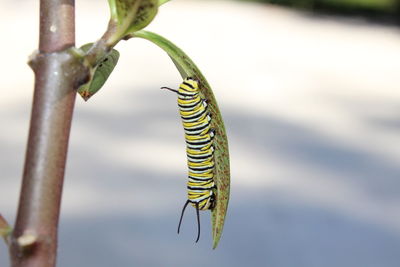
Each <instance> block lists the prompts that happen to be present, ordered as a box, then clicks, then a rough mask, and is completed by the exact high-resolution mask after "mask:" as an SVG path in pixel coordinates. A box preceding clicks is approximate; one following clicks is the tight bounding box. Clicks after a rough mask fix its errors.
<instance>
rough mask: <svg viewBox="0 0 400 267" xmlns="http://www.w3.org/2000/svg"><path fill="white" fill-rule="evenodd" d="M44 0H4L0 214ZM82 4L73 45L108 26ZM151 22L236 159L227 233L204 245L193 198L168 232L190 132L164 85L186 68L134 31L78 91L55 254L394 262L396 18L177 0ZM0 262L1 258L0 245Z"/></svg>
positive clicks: (18, 168) (12, 179) (398, 216)
mask: <svg viewBox="0 0 400 267" xmlns="http://www.w3.org/2000/svg"><path fill="white" fill-rule="evenodd" d="M37 2H38V1H32V0H25V1H10V0H0V10H1V16H0V33H1V36H2V41H1V42H0V48H1V51H3V55H2V62H3V64H1V65H0V73H1V79H0V85H1V88H2V90H1V91H0V94H1V95H0V123H1V125H3V127H2V130H1V131H0V170H1V174H2V176H1V178H0V212H2V213H3V214H4V215H5V217H6V218H8V219H9V220H13V218H14V216H15V210H16V206H17V199H18V194H19V184H20V177H21V172H22V166H23V160H24V152H25V148H24V147H25V144H26V138H27V131H28V124H29V116H30V105H31V98H32V88H33V84H32V83H33V74H32V72H31V71H30V69H29V67H28V66H27V65H26V61H27V57H28V55H29V54H30V53H31V52H32V51H33V50H34V49H35V48H36V47H37V40H38V37H37V33H38V18H37V14H38V3H37ZM100 2H101V3H100ZM16 3H18V4H16ZM76 3H77V27H76V28H77V44H78V45H82V44H84V43H88V42H92V41H94V40H96V39H97V38H98V37H99V36H100V35H101V34H102V32H103V31H104V29H105V27H106V24H107V19H108V7H107V3H106V1H93V0H92V1H76ZM99 14H105V15H104V17H103V18H101V17H100V16H99ZM149 30H152V31H155V32H157V33H159V34H161V35H163V36H165V37H167V38H168V39H170V40H172V41H173V42H174V43H176V44H177V45H178V46H180V47H181V48H182V49H183V50H184V51H186V52H187V53H188V54H189V55H190V56H191V57H192V59H193V60H194V61H195V62H196V63H197V65H198V66H199V67H200V68H201V70H202V71H203V73H204V74H205V76H206V77H207V79H208V81H209V82H210V84H211V85H212V86H213V89H214V92H215V95H216V97H217V99H218V101H219V106H220V108H221V110H222V113H223V116H224V119H225V123H226V128H227V131H228V137H229V142H230V143H229V144H230V153H231V172H232V191H231V192H232V193H231V194H232V195H231V201H230V207H229V215H228V219H227V222H226V226H225V230H224V233H223V237H222V240H221V243H220V245H219V247H218V248H217V250H215V251H213V250H212V249H211V232H210V223H209V220H210V218H209V213H208V212H203V213H202V214H201V219H202V236H201V239H200V241H199V243H197V244H194V239H195V236H196V224H195V212H194V210H193V209H191V210H188V212H187V213H186V216H185V218H184V222H183V226H182V229H181V234H180V235H179V236H177V235H176V227H177V223H178V219H179V215H180V211H181V208H182V205H183V204H184V201H185V198H186V191H185V183H186V181H185V179H186V178H185V177H186V162H185V148H184V145H185V144H184V141H183V131H182V129H181V124H180V121H179V117H178V111H177V107H176V99H175V96H174V95H173V94H169V93H168V92H165V91H160V90H159V88H160V87H161V86H169V87H176V86H177V85H178V84H179V83H180V82H181V78H180V76H179V75H178V72H177V71H176V70H175V69H174V66H173V64H172V63H171V62H170V60H169V58H168V56H166V54H165V53H164V52H163V51H161V50H159V49H158V48H157V47H155V46H154V45H152V44H150V43H147V42H146V41H145V40H131V41H129V42H123V43H121V44H119V45H118V46H117V49H118V50H119V51H120V53H121V58H120V62H119V64H118V65H117V67H116V69H115V71H114V73H113V74H112V75H111V77H110V79H109V81H108V82H107V84H106V86H105V87H104V88H103V89H102V90H101V91H100V92H99V93H98V94H97V95H95V96H94V97H93V98H92V99H91V100H90V101H89V102H88V103H85V102H84V101H83V100H81V99H79V98H77V103H76V110H75V114H74V121H73V127H72V134H71V139H70V150H69V155H68V157H69V160H68V164H67V171H66V182H65V191H64V192H65V193H64V198H63V206H62V216H61V227H60V248H59V256H58V262H59V265H58V266H59V267H69V266H85V267H89V266H96V267H109V266H118V267H124V266H146V267H152V266H154V267H158V266H171V267H180V266H194V267H200V266H205V265H207V266H210V267H225V266H229V267H243V266H268V267H293V266H296V267H337V266H341V267H397V266H399V262H400V179H399V178H400V90H399V89H400V75H399V70H400V35H399V29H398V28H394V27H389V26H380V25H376V24H368V23H365V22H363V21H362V20H357V19H352V20H343V19H335V18H333V17H328V18H321V17H318V18H317V17H313V16H310V15H307V14H304V13H298V12H295V11H292V10H287V9H283V8H279V7H274V6H268V5H260V4H245V3H240V2H230V1H205V0H203V1H200V0H198V1H193V0H174V1H171V2H170V3H168V4H166V5H165V6H163V7H162V8H161V10H160V12H159V15H158V16H157V18H156V20H155V21H154V22H153V23H152V24H151V26H150V27H149ZM19 32H20V34H17V33H19ZM4 51H5V52H4ZM0 266H8V260H7V253H6V248H5V246H4V244H3V243H0Z"/></svg>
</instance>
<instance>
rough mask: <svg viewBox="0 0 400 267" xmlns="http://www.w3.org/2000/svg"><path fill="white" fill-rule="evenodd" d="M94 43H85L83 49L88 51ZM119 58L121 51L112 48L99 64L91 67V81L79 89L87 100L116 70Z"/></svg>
mask: <svg viewBox="0 0 400 267" xmlns="http://www.w3.org/2000/svg"><path fill="white" fill-rule="evenodd" d="M92 45H93V44H92V43H90V44H85V45H83V46H82V47H81V49H82V50H83V51H84V52H87V51H88V50H89V49H90V48H91V47H92ZM118 59H119V52H118V51H117V50H115V49H112V50H111V51H110V52H109V53H108V54H107V55H106V56H105V57H104V58H103V59H101V60H100V63H99V64H97V65H96V66H95V67H93V68H91V69H90V79H89V81H88V82H87V83H85V84H84V85H82V86H81V87H79V89H78V93H79V94H80V95H81V97H82V98H83V99H84V100H85V101H87V100H88V99H89V98H90V97H92V96H93V95H94V94H95V93H97V91H99V90H100V88H101V87H103V85H104V83H105V82H106V81H107V79H108V77H109V76H110V74H111V72H112V71H113V70H114V67H115V65H117V63H118Z"/></svg>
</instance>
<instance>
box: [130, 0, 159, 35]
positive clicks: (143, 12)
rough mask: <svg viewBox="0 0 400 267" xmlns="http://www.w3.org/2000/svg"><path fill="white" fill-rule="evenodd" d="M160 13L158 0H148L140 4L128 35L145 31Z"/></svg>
mask: <svg viewBox="0 0 400 267" xmlns="http://www.w3.org/2000/svg"><path fill="white" fill-rule="evenodd" d="M157 11H158V1H157V0H146V1H142V3H141V4H140V6H139V8H138V10H137V13H136V16H135V19H134V20H133V22H132V24H131V26H130V27H129V29H128V32H127V33H133V32H136V31H138V30H141V29H143V28H144V27H146V26H147V25H149V24H150V22H151V21H152V20H153V19H154V17H155V16H156V15H157Z"/></svg>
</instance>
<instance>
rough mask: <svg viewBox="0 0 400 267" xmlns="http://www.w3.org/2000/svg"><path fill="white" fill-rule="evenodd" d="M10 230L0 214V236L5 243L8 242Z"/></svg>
mask: <svg viewBox="0 0 400 267" xmlns="http://www.w3.org/2000/svg"><path fill="white" fill-rule="evenodd" d="M11 232H12V228H11V227H10V225H9V224H8V223H7V221H6V220H5V219H4V217H3V216H2V215H1V214H0V236H1V237H3V238H4V241H6V243H7V242H8V236H9V235H10V234H11Z"/></svg>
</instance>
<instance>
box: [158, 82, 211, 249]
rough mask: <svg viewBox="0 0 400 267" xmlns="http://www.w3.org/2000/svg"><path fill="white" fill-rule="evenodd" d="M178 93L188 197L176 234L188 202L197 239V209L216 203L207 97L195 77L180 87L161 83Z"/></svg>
mask: <svg viewBox="0 0 400 267" xmlns="http://www.w3.org/2000/svg"><path fill="white" fill-rule="evenodd" d="M161 89H167V90H170V91H173V92H175V93H177V94H178V107H179V113H180V116H181V118H182V124H183V128H184V130H185V141H186V154H187V160H188V161H187V164H188V168H189V173H188V182H187V189H188V200H187V201H186V203H185V205H184V206H183V209H182V213H181V217H180V220H179V225H178V234H179V230H180V227H181V223H182V218H183V214H184V212H185V209H186V207H187V205H188V204H189V203H190V204H191V205H192V206H193V207H194V208H195V209H196V215H197V224H198V233H197V239H196V243H197V241H199V239H200V215H199V211H200V210H209V209H212V208H213V207H214V206H215V196H214V189H215V183H214V166H215V162H214V144H213V140H214V136H215V130H214V129H212V128H211V127H210V125H211V120H212V117H211V114H210V112H209V110H208V104H207V100H206V99H203V98H202V97H201V96H200V89H199V84H198V81H196V80H195V79H193V78H186V79H185V80H184V81H183V82H182V84H181V85H180V86H179V89H178V90H176V89H171V88H168V87H162V88H161Z"/></svg>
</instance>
